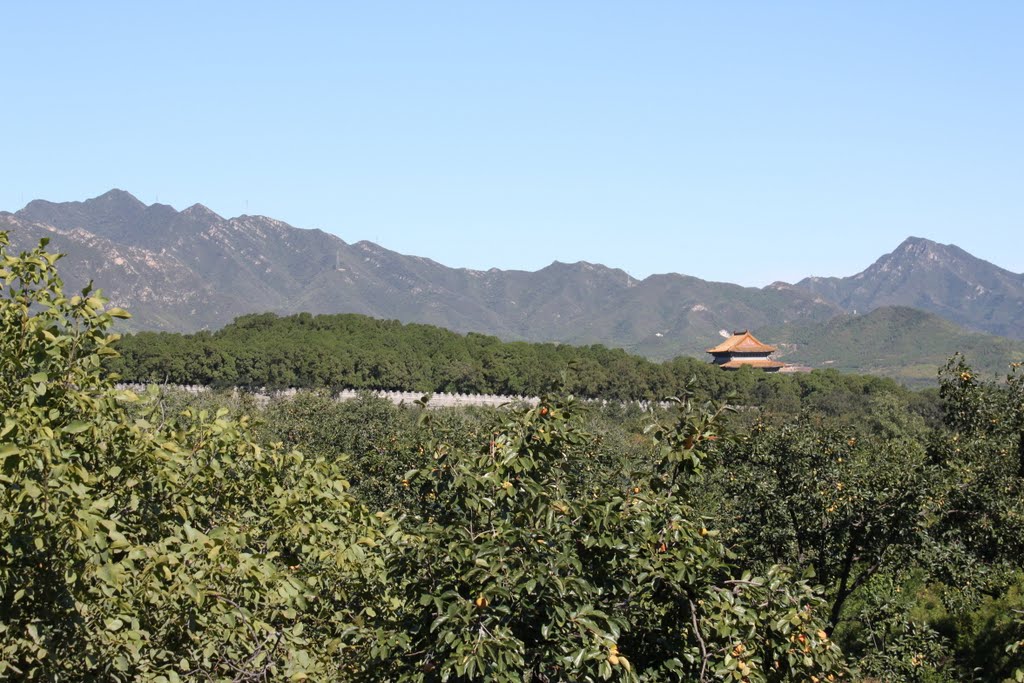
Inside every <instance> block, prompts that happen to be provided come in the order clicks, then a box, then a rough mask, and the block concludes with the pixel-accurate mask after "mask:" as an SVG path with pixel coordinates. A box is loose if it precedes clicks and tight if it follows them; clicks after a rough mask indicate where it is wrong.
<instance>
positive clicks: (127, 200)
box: [83, 188, 146, 209]
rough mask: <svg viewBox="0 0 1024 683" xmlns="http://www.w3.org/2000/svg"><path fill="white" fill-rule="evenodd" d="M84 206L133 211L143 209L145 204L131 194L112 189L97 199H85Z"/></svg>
mask: <svg viewBox="0 0 1024 683" xmlns="http://www.w3.org/2000/svg"><path fill="white" fill-rule="evenodd" d="M83 203H84V204H108V205H113V206H117V207H130V208H133V209H145V208H146V204H145V203H143V202H142V201H140V200H139V198H138V197H136V196H135V195H133V194H132V193H131V192H125V191H124V190H119V189H117V188H114V189H113V190H108V191H107V192H104V193H103V194H101V195H100V196H99V197H93V198H92V199H87V200H85V202H83Z"/></svg>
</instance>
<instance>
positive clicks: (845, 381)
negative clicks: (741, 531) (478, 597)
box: [110, 313, 937, 418]
mask: <svg viewBox="0 0 1024 683" xmlns="http://www.w3.org/2000/svg"><path fill="white" fill-rule="evenodd" d="M118 348H119V351H120V356H119V357H118V358H116V359H114V360H112V361H111V362H110V367H111V369H112V370H113V371H114V372H117V373H118V374H119V375H120V376H121V377H123V378H125V379H126V380H127V381H132V382H155V383H168V384H200V385H205V386H211V387H236V386H237V387H248V388H267V389H281V388H287V387H297V388H306V389H327V390H332V391H333V390H337V389H340V388H355V389H393V390H413V391H422V392H461V393H494V394H504V395H520V396H539V395H541V394H543V393H545V392H547V391H550V390H551V389H552V388H553V387H554V386H555V384H556V383H559V386H560V387H561V388H562V389H564V390H565V391H568V392H571V393H573V394H575V395H577V396H581V397H585V398H602V399H619V400H632V399H643V400H651V399H654V400H661V399H663V398H665V397H667V396H676V395H678V394H680V393H681V392H682V391H683V390H684V388H685V387H687V386H690V387H691V388H692V389H694V390H697V391H700V392H701V393H702V394H704V395H707V396H710V397H712V398H716V399H719V400H722V399H724V398H725V397H727V396H729V397H730V398H731V399H732V400H734V401H735V402H738V403H742V404H744V405H756V406H759V407H762V408H764V409H765V410H768V411H770V412H773V413H783V414H797V413H799V412H800V411H801V410H802V409H806V410H811V411H813V412H818V413H824V414H829V415H832V416H845V417H847V418H850V417H852V416H855V415H863V414H866V412H867V410H868V406H869V404H870V403H871V402H872V401H874V400H876V397H877V396H880V395H884V394H897V395H899V396H900V397H901V400H904V401H907V402H908V403H911V404H913V408H914V409H915V410H916V411H920V412H923V413H929V412H931V413H934V410H933V406H934V398H935V393H934V391H927V390H926V391H920V392H910V391H908V390H904V389H902V388H901V387H899V386H897V385H896V384H895V383H894V382H893V381H892V380H889V379H883V378H879V377H873V376H867V375H854V374H847V373H840V372H837V371H834V370H818V371H814V372H812V373H796V374H766V373H763V372H760V371H756V370H751V369H743V370H741V371H739V372H723V371H722V370H720V369H719V368H716V367H714V366H713V365H711V364H710V363H708V362H707V361H705V360H701V359H696V358H690V357H685V356H682V357H679V358H676V359H674V360H672V361H667V362H663V363H655V362H652V361H650V360H647V359H646V358H643V357H641V356H634V355H630V354H628V353H626V352H625V351H623V350H621V349H609V348H606V347H604V346H600V345H593V346H570V345H565V344H541V343H531V342H502V341H500V340H498V339H497V338H495V337H489V336H485V335H480V334H472V333H470V334H467V335H460V334H456V333H455V332H450V331H448V330H445V329H442V328H439V327H433V326H430V325H419V324H406V325H403V324H401V323H399V322H398V321H394V320H376V319H374V318H369V317H367V316H362V315H355V314H350V315H316V316H313V315H308V314H303V315H294V316H288V317H278V316H276V315H274V314H270V313H267V314H261V315H250V316H244V317H241V318H238V319H237V320H235V321H234V323H232V324H231V325H228V326H227V327H225V328H223V329H221V330H218V331H217V332H213V333H209V332H200V333H197V334H187V335H186V334H172V333H166V332H142V333H138V334H134V335H127V336H126V337H125V338H124V339H122V340H121V342H120V344H119V347H118ZM566 370H568V371H569V372H568V373H567V374H566ZM936 370H937V369H936ZM563 375H564V377H563Z"/></svg>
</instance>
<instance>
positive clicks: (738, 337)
mask: <svg viewBox="0 0 1024 683" xmlns="http://www.w3.org/2000/svg"><path fill="white" fill-rule="evenodd" d="M774 352H775V347H774V346H768V345H767V344H762V343H761V342H760V341H758V339H757V337H755V336H754V335H752V334H750V332H749V331H747V330H743V331H742V332H733V333H732V336H731V337H729V338H728V339H726V340H725V341H724V342H722V343H721V344H719V345H718V346H716V347H714V348H713V349H708V353H710V354H711V356H712V357H713V358H714V360H712V361H711V362H712V363H714V364H715V365H717V366H718V367H720V368H722V369H724V370H736V369H738V368H741V367H743V366H744V365H748V366H750V367H752V368H758V369H761V370H764V371H765V372H776V371H777V370H779V369H780V368H783V367H785V366H786V364H785V363H780V362H779V361H777V360H772V359H771V358H769V357H768V356H770V355H771V354H772V353H774Z"/></svg>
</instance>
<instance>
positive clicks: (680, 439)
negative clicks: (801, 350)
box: [0, 235, 1024, 683]
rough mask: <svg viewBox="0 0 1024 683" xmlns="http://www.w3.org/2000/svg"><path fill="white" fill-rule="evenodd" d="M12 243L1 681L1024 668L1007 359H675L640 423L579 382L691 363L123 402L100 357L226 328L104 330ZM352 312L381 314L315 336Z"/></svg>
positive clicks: (1018, 476)
mask: <svg viewBox="0 0 1024 683" xmlns="http://www.w3.org/2000/svg"><path fill="white" fill-rule="evenodd" d="M5 245H6V238H5V237H4V236H2V235H0V281H2V282H3V289H2V294H3V296H2V298H0V306H2V308H0V324H2V325H3V335H2V337H0V400H2V404H0V405H2V407H3V421H2V427H0V481H2V482H3V487H2V489H0V546H2V547H3V550H4V552H3V553H2V554H0V680H5V679H9V680H47V681H57V680H68V681H98V680H104V681H105V680H114V681H119V680H120V681H128V680H152V681H179V680H192V679H195V680H218V681H219V680H225V681H257V680H292V681H301V680H350V681H422V682H427V681H430V682H433V681H474V680H475V681H507V682H510V683H511V682H513V681H517V682H518V681H530V682H531V683H533V682H543V681H565V682H568V681H599V680H623V681H719V680H731V681H808V680H809V681H815V682H820V681H835V680H855V681H930V682H945V681H949V682H952V681H962V680H979V681H1003V680H1009V681H1021V680H1024V561H1022V558H1024V505H1022V501H1024V373H1022V372H1021V369H1020V367H1012V368H1010V369H1009V370H1010V372H1009V375H1008V376H1007V377H1006V378H1005V379H1003V380H999V381H991V380H988V379H985V378H982V377H979V376H978V375H977V374H976V373H975V372H974V371H973V370H972V369H971V368H970V367H968V366H967V365H966V364H965V363H964V362H963V360H962V359H961V358H958V357H955V358H953V359H951V360H950V361H949V363H948V364H947V365H946V366H945V367H944V368H941V369H937V370H938V373H939V374H938V377H939V381H938V389H937V390H935V391H933V392H926V393H911V392H908V391H906V390H904V389H902V388H900V387H898V386H897V385H895V384H893V383H891V382H887V381H884V380H876V379H871V378H862V377H861V378H858V377H846V376H841V375H837V374H836V373H812V374H810V375H804V376H793V377H771V378H765V377H762V376H754V375H752V374H749V373H735V374H734V375H726V373H721V372H719V373H718V374H717V376H715V378H716V379H721V378H726V377H728V378H729V379H728V380H723V381H727V382H736V384H735V385H729V386H725V385H721V384H719V383H717V382H716V383H711V382H710V381H709V380H708V379H707V378H706V377H705V376H704V375H702V374H701V372H700V370H698V369H696V366H694V371H693V372H692V373H690V374H691V375H692V376H693V377H694V379H693V380H692V381H689V382H687V381H686V380H685V379H675V378H666V379H665V382H666V383H665V384H663V385H657V384H653V383H650V384H646V385H643V384H641V385H639V388H635V389H633V390H626V389H623V390H622V391H621V393H619V394H618V395H619V396H622V397H633V396H646V395H648V394H646V393H644V392H660V391H662V390H663V389H669V390H670V392H669V391H666V392H665V393H666V394H667V393H672V394H674V395H675V396H676V399H675V400H673V401H672V402H671V406H670V407H669V408H668V409H663V408H661V407H658V406H655V407H654V408H653V409H652V411H650V412H644V411H641V410H640V409H639V408H638V407H637V406H636V405H635V404H630V403H615V402H613V403H609V404H585V403H582V402H579V401H577V400H576V399H574V398H573V396H572V394H573V393H574V392H575V393H579V394H584V393H585V392H583V391H581V389H580V384H579V382H580V380H579V379H578V374H577V373H581V372H583V373H585V372H587V362H588V360H591V361H593V362H594V363H595V364H596V365H598V366H601V365H602V364H603V363H604V362H605V361H607V362H609V363H611V362H613V361H616V360H618V361H619V362H620V365H619V366H616V367H620V368H625V367H629V364H633V363H635V364H637V367H639V368H643V369H644V371H646V370H650V371H651V372H652V375H651V376H652V377H653V376H654V375H655V374H656V373H657V372H660V371H664V372H666V373H669V371H670V370H671V369H672V368H675V369H676V370H678V371H683V370H685V369H687V368H686V366H685V365H681V366H673V364H671V363H669V364H666V365H664V366H659V365H653V364H648V365H647V366H644V365H642V363H640V361H638V360H636V359H632V358H631V357H629V356H627V355H625V354H620V353H618V352H614V351H609V350H607V349H600V348H596V349H595V348H591V349H581V350H573V349H569V348H563V347H548V346H544V345H540V346H534V345H523V346H517V345H512V347H511V348H513V349H521V350H522V352H523V353H524V354H529V353H535V354H537V356H536V358H540V356H541V355H542V354H551V355H552V360H550V361H549V362H548V364H546V365H543V366H542V367H543V368H545V371H547V372H550V374H548V375H545V374H541V373H540V372H539V371H537V370H536V369H535V368H529V369H528V368H526V367H524V368H523V372H537V374H536V375H531V376H530V377H531V379H530V380H529V381H531V382H533V381H536V382H537V384H533V385H531V384H527V383H524V384H523V385H522V387H523V388H520V389H511V391H513V392H514V393H540V394H541V395H542V399H541V401H540V403H539V404H538V405H537V406H535V407H521V408H516V407H512V408H509V409H462V410H426V409H425V406H424V405H422V404H420V405H414V406H407V407H406V406H403V407H396V406H393V405H391V404H389V403H387V402H385V401H382V400H380V399H377V398H375V397H373V396H371V395H366V396H364V397H363V398H361V399H359V400H356V401H351V402H347V403H339V402H336V401H334V400H332V399H331V398H330V396H329V393H328V392H318V391H309V392H303V393H300V394H299V395H298V396H297V397H295V398H292V399H287V400H285V399H281V400H276V401H271V402H270V403H267V404H263V403H260V402H257V401H256V400H255V398H253V397H252V396H250V395H248V394H246V393H245V392H224V393H222V394H209V395H202V396H192V395H185V394H177V393H174V392H163V393H161V392H160V391H158V390H157V389H155V388H154V389H152V390H151V391H150V392H149V393H148V394H146V395H143V396H139V395H136V394H133V393H132V392H129V391H123V390H119V389H117V387H116V385H115V383H116V381H117V380H118V378H119V376H118V374H117V372H116V370H117V369H119V368H120V369H122V370H124V371H126V372H127V371H128V368H131V367H142V366H141V365H137V364H138V363H139V362H140V360H139V359H140V358H142V357H144V356H145V355H146V354H151V356H150V357H156V356H157V355H159V356H160V357H163V358H167V359H172V358H175V357H181V356H176V355H175V354H176V352H179V351H182V352H183V351H184V350H186V348H192V349H196V348H199V346H192V347H189V345H190V344H200V343H207V342H209V344H208V345H207V346H206V347H205V348H206V349H208V350H216V349H217V348H218V347H217V346H216V344H215V343H213V341H212V340H214V339H216V338H217V335H194V336H191V337H174V336H168V337H160V336H158V337H156V339H164V340H166V342H167V349H166V354H164V353H162V352H161V353H160V354H156V353H155V352H152V349H154V348H156V346H155V345H154V344H150V345H148V346H145V345H142V344H141V342H140V341H139V340H140V339H142V338H143V337H144V335H139V336H138V337H136V338H134V341H132V343H131V344H129V343H126V342H128V341H129V340H122V339H119V338H118V335H116V334H113V333H112V332H111V325H112V323H113V322H114V320H115V319H117V318H119V317H122V316H125V315H127V313H126V312H124V311H121V310H119V309H111V308H109V307H108V306H107V304H106V302H105V301H104V300H103V299H102V298H101V297H98V296H95V295H94V294H93V293H92V292H90V291H85V292H83V293H82V294H80V295H74V296H69V295H65V293H64V292H63V288H62V284H61V282H60V279H59V276H58V273H57V269H56V260H57V259H56V258H55V257H54V256H53V255H51V254H48V253H46V251H45V250H44V248H43V247H40V248H39V249H37V250H35V251H33V252H30V253H27V254H22V255H12V254H9V253H8V252H7V250H6V248H4V247H5ZM282 320H283V321H284V322H282ZM317 320H320V319H318V318H313V317H304V316H298V317H296V318H294V319H277V318H274V317H272V316H268V317H264V316H257V317H252V318H246V319H242V320H240V321H238V322H236V325H235V327H236V328H240V329H241V328H244V326H245V324H247V322H253V323H255V326H254V328H253V331H251V332H249V333H248V334H249V335H250V336H249V339H250V342H251V347H250V349H251V355H249V356H242V355H241V354H243V353H244V352H245V349H244V346H245V345H244V344H242V343H241V342H236V343H233V344H230V345H226V346H225V347H224V349H222V350H221V351H220V352H221V353H227V350H228V349H230V352H231V357H232V358H233V360H234V363H233V366H234V368H235V371H236V372H237V371H238V368H239V367H250V366H246V365H244V364H243V365H241V366H240V365H239V364H238V359H239V357H247V358H249V359H250V360H251V362H252V367H255V366H256V364H257V363H258V362H259V359H260V358H263V361H262V362H264V363H265V364H267V365H273V364H274V363H273V362H271V361H269V360H268V359H269V358H270V357H271V356H270V355H269V354H268V353H267V351H268V349H272V348H273V344H270V343H269V342H267V340H268V339H274V338H275V335H274V334H272V333H271V332H270V331H269V330H272V328H273V327H274V326H275V325H278V324H287V325H291V324H293V323H296V322H298V324H305V325H307V326H310V327H311V326H312V325H313V324H314V322H315V321H317ZM302 321H304V322H302ZM345 321H347V324H351V325H353V326H355V327H359V328H360V329H372V328H374V327H375V326H379V327H380V328H385V327H387V326H388V325H391V324H390V323H377V322H371V321H367V320H366V319H357V318H348V317H346V316H331V317H329V318H328V319H325V320H321V322H323V324H324V325H325V326H326V327H330V326H332V325H336V324H337V325H341V324H343V323H344V322H345ZM260 325H264V326H265V327H264V328H262V331H260V329H261V328H260V327H259V326H260ZM393 326H394V325H393ZM406 328H411V332H412V333H415V334H422V335H424V336H425V337H426V338H429V337H430V336H431V335H434V338H435V340H436V341H435V345H434V346H429V344H428V343H427V342H424V344H426V346H425V347H424V348H425V349H428V350H421V349H420V347H419V344H418V343H416V342H413V341H411V338H410V341H409V342H408V345H407V346H404V347H400V348H401V349H402V351H404V352H406V353H407V356H402V355H401V353H399V354H398V355H396V356H394V357H393V358H392V359H391V360H393V361H394V362H398V361H399V360H400V361H401V362H402V365H404V366H405V367H406V371H408V372H413V371H415V372H421V370H419V369H416V368H418V367H419V366H418V365H416V364H415V363H414V362H413V360H414V359H419V358H426V359H429V358H432V357H436V358H437V359H438V363H439V364H441V365H445V364H446V363H447V364H448V365H447V366H448V367H449V368H451V367H452V365H451V364H450V362H451V360H452V359H453V358H458V357H461V356H459V354H454V355H453V354H448V355H446V354H445V353H442V352H441V349H443V348H448V345H449V341H447V340H448V338H447V337H445V336H444V334H443V333H441V332H438V331H436V330H434V329H433V328H422V326H406ZM282 329H283V328H282ZM403 329H404V328H403ZM226 334H227V333H226ZM367 335H369V333H367ZM283 336H285V335H281V337H283ZM328 336H330V333H328ZM412 336H415V335H412ZM455 337H456V338H458V339H463V340H464V342H465V344H467V345H476V346H477V347H479V348H480V349H490V350H491V351H492V352H494V353H497V352H499V351H501V350H502V349H504V348H507V347H506V346H505V345H502V344H500V343H499V342H497V341H496V340H489V339H488V338H475V337H474V336H473V335H468V336H467V337H457V335H456V336H455ZM174 340H177V342H178V344H179V347H180V348H179V349H173V348H171V346H172V344H171V342H172V341H174ZM378 341H379V339H378ZM389 343H390V342H389ZM280 344H281V346H280V347H279V350H280V351H281V353H282V356H281V360H282V362H284V360H286V359H287V358H288V357H290V354H291V351H292V350H299V349H301V348H302V347H303V344H301V343H298V342H295V344H294V346H289V347H287V349H289V350H287V351H286V350H285V349H286V347H285V344H286V342H284V341H281V342H280ZM287 344H292V342H287ZM360 344H361V346H362V348H363V349H364V350H365V351H366V355H365V356H363V358H365V359H367V362H371V363H373V362H377V361H372V360H369V359H371V358H372V350H373V348H374V347H373V338H372V337H371V336H367V337H365V338H364V339H363V341H362V342H360ZM133 345H134V346H133ZM451 345H452V346H455V345H457V344H456V342H454V341H452V342H451ZM305 348H307V349H310V348H315V345H313V344H312V343H310V342H309V340H307V344H306V346H305ZM382 348H383V345H380V346H378V347H377V350H378V351H382ZM144 349H150V350H149V351H146V350H144ZM236 352H237V353H238V354H239V355H235V353H236ZM261 353H263V354H264V355H262V356H261ZM480 353H481V354H483V353H484V351H480ZM591 353H592V354H596V355H595V356H589V355H588V354H591ZM119 354H120V358H119ZM131 354H135V355H136V357H135V358H132V357H131ZM559 354H566V355H565V356H564V357H563V356H560V355H559ZM600 354H606V355H605V356H601V355H600ZM383 355H384V354H383V352H382V356H383ZM185 357H187V356H185ZM331 357H334V356H333V355H332V354H326V353H325V355H324V356H323V358H331ZM468 357H470V358H472V357H473V356H472V355H471V354H468ZM596 357H600V358H601V359H602V360H600V361H598V360H594V358H596ZM556 359H557V360H556ZM197 360H198V359H191V360H188V361H184V362H185V366H186V367H187V366H188V365H189V364H192V363H194V362H196V361H197ZM407 361H408V362H407ZM570 361H575V362H570ZM325 362H326V361H325ZM417 362H418V361H417ZM524 363H525V361H524ZM133 364H136V365H133ZM510 364H511V363H510ZM292 367H294V366H292ZM353 367H356V366H355V364H353ZM422 367H423V368H425V369H424V370H422V372H423V373H424V374H423V376H422V377H420V378H418V379H417V381H424V382H425V381H427V378H428V377H433V379H434V381H444V380H442V379H441V378H442V377H443V373H440V374H438V375H436V376H433V375H430V374H429V373H431V372H432V371H431V370H430V369H429V368H430V363H429V362H425V363H424V365H423V366H422ZM567 367H568V371H567V372H565V373H564V378H563V379H559V376H560V375H562V374H563V371H565V370H566V368H567ZM658 368H662V369H663V370H658ZM595 372H596V371H595ZM638 372H640V371H639V370H638ZM255 376H256V375H241V374H240V375H236V377H255ZM410 376H412V375H410ZM508 376H509V377H510V378H513V377H516V375H515V372H510V373H509V375H508ZM641 376H642V375H641ZM135 378H138V379H151V378H153V377H150V376H140V377H135ZM733 378H735V379H733ZM155 379H160V380H168V381H172V382H173V381H187V380H184V379H183V378H178V377H158V378H155ZM608 381H609V385H610V384H613V383H614V382H613V381H612V380H608ZM213 383H219V384H221V385H222V386H226V385H230V384H233V383H237V382H232V381H227V380H226V379H225V378H222V379H221V380H218V381H214V382H213ZM246 383H248V382H246ZM744 383H747V384H744ZM251 384H254V385H255V384H260V385H262V384H270V383H265V382H252V383H251ZM283 384H296V383H293V382H290V381H289V382H282V385H283ZM309 386H314V387H323V388H325V389H330V388H332V387H333V380H331V381H329V382H319V383H318V382H310V384H309ZM370 386H373V385H372V384H371V385H370ZM531 387H532V388H535V389H536V391H534V390H532V389H531ZM778 387H786V389H785V391H782V390H779V389H778ZM403 388H407V387H403ZM408 388H418V389H423V390H425V391H429V390H433V389H436V388H439V387H438V386H437V385H436V384H429V385H424V384H415V385H414V386H412V387H408ZM446 388H455V387H446ZM486 389H487V388H486V387H483V388H481V389H480V390H486ZM733 390H735V391H736V392H737V393H738V394H743V395H744V396H745V397H746V398H745V399H744V400H737V399H735V398H732V399H728V400H724V394H725V393H727V392H728V391H733ZM634 391H635V393H634ZM595 393H596V391H595ZM654 395H658V394H657V393H654ZM758 396H760V397H761V398H762V399H764V400H756V399H757V397H758ZM786 397H789V398H786ZM768 399H770V400H768Z"/></svg>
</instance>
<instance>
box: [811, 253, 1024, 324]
mask: <svg viewBox="0 0 1024 683" xmlns="http://www.w3.org/2000/svg"><path fill="white" fill-rule="evenodd" d="M796 286H797V288H799V289H802V290H804V291H805V292H809V293H811V294H814V295H815V296H817V297H820V298H821V299H823V300H825V301H829V302H832V303H834V304H836V305H838V306H840V307H842V308H843V309H845V310H846V311H848V312H850V311H859V312H862V313H864V312H868V311H873V310H875V309H876V308H880V307H887V306H911V307H914V308H918V309H921V310H925V311H928V312H930V313H934V314H937V315H940V316H942V317H944V318H946V319H947V320H951V321H953V322H955V323H957V324H959V325H964V326H965V327H967V328H969V329H973V330H983V331H986V332H989V333H991V334H998V335H1003V336H1008V337H1015V338H1018V339H1020V338H1024V275H1018V274H1016V273H1012V272H1010V271H1008V270H1005V269H1003V268H1000V267H999V266H996V265H994V264H992V263H989V262H988V261H985V260H983V259H980V258H978V257H976V256H973V255H972V254H970V253H968V252H966V251H964V250H963V249H961V248H960V247H958V246H956V245H955V244H940V243H939V242H934V241H932V240H929V239H926V238H923V237H908V238H907V239H905V240H903V242H901V243H900V245H899V246H898V247H896V248H895V249H894V250H893V251H891V252H890V253H888V254H885V255H883V256H881V257H880V258H879V259H878V260H877V261H875V262H874V263H872V264H871V265H870V266H868V267H867V268H866V269H864V270H863V271H861V272H859V273H857V274H856V275H852V276H850V277H846V278H813V277H812V278H805V279H804V280H801V281H800V282H798V283H797V284H796Z"/></svg>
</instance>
